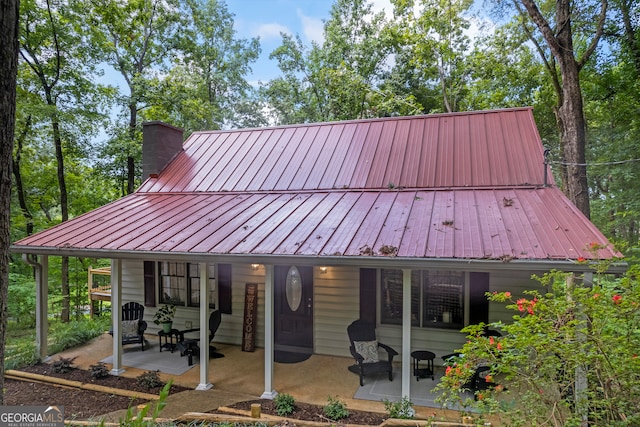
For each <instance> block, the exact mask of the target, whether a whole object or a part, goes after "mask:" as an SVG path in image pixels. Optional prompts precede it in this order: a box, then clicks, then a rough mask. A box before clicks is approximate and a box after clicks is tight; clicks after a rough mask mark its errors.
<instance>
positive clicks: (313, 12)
mask: <svg viewBox="0 0 640 427" xmlns="http://www.w3.org/2000/svg"><path fill="white" fill-rule="evenodd" d="M333 3H334V0H226V5H227V9H228V10H229V12H231V13H232V14H233V15H234V22H235V24H234V25H235V30H236V37H238V38H247V39H248V38H252V37H260V46H261V48H262V53H261V54H260V58H259V59H258V61H257V62H255V63H254V64H253V66H252V68H253V73H252V74H251V75H250V76H248V80H249V82H250V83H251V84H253V85H254V86H255V85H257V82H258V81H262V82H266V81H268V80H270V79H273V78H275V77H277V76H278V75H279V74H280V73H279V70H278V67H277V64H276V62H275V60H273V61H272V60H270V59H269V55H270V54H271V52H273V51H274V50H275V49H276V48H277V47H278V46H280V44H281V42H282V37H281V36H280V33H281V32H283V33H287V34H291V35H296V34H298V35H299V36H300V38H301V39H302V41H303V43H304V44H305V46H310V45H311V41H316V42H319V43H322V41H323V29H324V21H326V20H327V19H328V18H329V14H330V12H331V6H332V5H333ZM371 3H372V4H373V8H374V11H375V12H378V11H381V10H386V11H389V12H390V11H391V2H390V0H373V1H371Z"/></svg>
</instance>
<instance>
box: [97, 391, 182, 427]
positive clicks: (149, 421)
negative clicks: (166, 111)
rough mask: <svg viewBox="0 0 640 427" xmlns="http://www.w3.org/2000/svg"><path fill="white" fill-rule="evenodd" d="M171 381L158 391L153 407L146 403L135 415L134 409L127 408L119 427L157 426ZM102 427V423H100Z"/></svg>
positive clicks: (165, 403)
mask: <svg viewBox="0 0 640 427" xmlns="http://www.w3.org/2000/svg"><path fill="white" fill-rule="evenodd" d="M172 383H173V380H169V382H168V383H167V384H165V386H164V387H163V388H162V390H161V391H160V395H159V397H158V401H157V402H156V403H155V405H152V404H151V403H148V404H146V405H145V406H144V408H142V410H141V411H139V412H138V413H137V414H136V415H134V414H133V410H134V408H132V407H129V409H127V414H126V416H125V418H124V419H123V420H120V425H121V426H130V427H143V426H144V427H152V426H156V425H158V423H157V422H156V419H157V418H158V415H159V414H160V411H161V410H162V409H163V408H164V407H165V406H167V402H166V400H167V397H168V396H169V390H170V389H171V384H172ZM151 408H153V412H152V413H151V415H149V411H151ZM100 424H101V425H104V423H103V421H101V423H100Z"/></svg>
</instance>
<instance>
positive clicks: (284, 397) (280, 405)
mask: <svg viewBox="0 0 640 427" xmlns="http://www.w3.org/2000/svg"><path fill="white" fill-rule="evenodd" d="M273 403H274V405H275V406H276V412H277V413H278V415H280V416H281V417H286V416H287V415H291V414H293V411H294V410H295V409H296V405H295V400H294V399H293V396H291V395H290V394H287V393H281V394H278V395H277V396H276V397H275V399H273Z"/></svg>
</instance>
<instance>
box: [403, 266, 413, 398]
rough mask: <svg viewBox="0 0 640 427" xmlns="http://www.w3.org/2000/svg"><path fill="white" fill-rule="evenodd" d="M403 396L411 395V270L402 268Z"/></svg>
mask: <svg viewBox="0 0 640 427" xmlns="http://www.w3.org/2000/svg"><path fill="white" fill-rule="evenodd" d="M402 397H407V398H410V397H411V270H410V269H406V268H404V269H402Z"/></svg>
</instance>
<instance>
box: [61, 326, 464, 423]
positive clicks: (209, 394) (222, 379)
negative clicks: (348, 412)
mask: <svg viewBox="0 0 640 427" xmlns="http://www.w3.org/2000/svg"><path fill="white" fill-rule="evenodd" d="M146 338H147V341H148V342H156V341H157V339H158V338H157V336H153V335H147V337H146ZM112 346H113V338H112V337H111V336H110V335H109V334H107V333H105V334H103V335H101V336H99V337H97V338H95V339H94V340H92V341H91V342H89V343H87V344H85V345H82V346H80V347H76V348H73V349H69V350H66V351H64V352H62V353H58V354H55V355H51V360H52V361H53V360H56V359H58V358H60V357H65V358H73V357H75V360H74V366H76V367H78V368H82V369H88V368H89V367H90V366H91V365H93V364H96V363H97V362H98V361H100V360H101V359H104V358H105V357H107V356H109V355H111V354H112V352H113V347H112ZM127 347H129V346H127ZM216 347H217V349H218V352H219V353H222V354H224V357H221V358H215V359H210V360H209V382H210V383H212V384H213V388H212V389H210V390H206V391H197V390H193V391H189V392H187V394H185V395H183V396H178V395H174V396H170V398H169V399H168V401H167V407H166V408H165V409H164V410H163V413H162V414H161V416H163V417H165V418H172V417H173V418H175V417H177V416H179V415H180V414H182V413H185V412H206V411H208V410H214V409H216V408H217V407H219V406H225V405H229V404H230V403H232V402H235V401H243V400H250V399H258V398H259V397H260V396H261V395H262V393H263V392H264V350H263V349H262V348H257V349H256V350H255V351H254V352H244V351H242V350H241V348H240V346H234V345H225V344H219V343H216ZM154 350H155V351H157V348H150V349H148V350H145V351H154ZM182 360H183V361H184V363H185V364H186V363H187V358H186V357H184V358H182ZM194 361H195V362H196V363H195V365H194V367H192V368H191V369H189V370H188V371H187V372H186V373H184V374H182V375H168V374H164V373H160V378H161V379H162V380H163V381H168V380H169V379H173V382H174V383H175V384H178V385H181V386H184V387H188V388H193V389H195V387H196V386H197V385H198V384H199V375H200V370H199V365H198V363H199V359H198V358H195V359H194ZM352 364H353V360H352V359H351V358H345V357H332V356H322V355H312V356H311V357H310V358H309V359H307V360H305V361H303V362H299V363H292V364H283V363H276V364H275V365H274V366H275V368H274V381H273V382H274V388H275V390H276V391H277V392H278V393H287V394H290V395H291V396H293V397H294V399H295V400H296V401H299V402H306V403H311V404H316V405H325V404H326V403H327V401H328V397H329V396H332V397H336V396H337V397H338V398H339V399H340V400H342V401H343V402H344V403H345V404H346V405H347V407H348V408H350V409H357V410H365V411H376V412H381V413H385V412H386V411H385V408H384V403H383V402H376V401H372V400H362V399H354V398H353V396H354V394H355V393H356V390H357V389H358V387H359V383H358V376H357V375H355V374H353V373H351V372H349V371H348V369H347V368H348V367H349V366H350V365H352ZM108 366H109V367H111V366H110V365H108ZM124 369H125V372H124V373H122V376H125V377H132V378H135V377H137V376H138V375H140V374H141V373H143V372H144V371H143V370H140V369H136V368H130V367H127V366H124ZM398 369H399V367H398ZM395 381H399V379H395ZM179 394H182V393H179ZM414 409H415V410H416V413H417V415H418V416H419V417H425V418H426V417H429V416H432V415H433V414H435V415H436V417H437V419H447V420H451V421H458V420H459V419H460V414H459V413H457V412H455V411H451V410H445V409H436V408H427V407H420V406H414Z"/></svg>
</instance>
